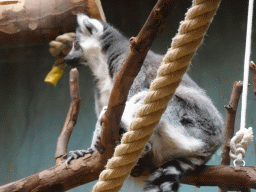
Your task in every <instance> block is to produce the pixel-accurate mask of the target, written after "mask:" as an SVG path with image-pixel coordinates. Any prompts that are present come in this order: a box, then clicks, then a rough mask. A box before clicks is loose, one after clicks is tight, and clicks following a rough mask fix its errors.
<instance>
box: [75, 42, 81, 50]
mask: <svg viewBox="0 0 256 192" xmlns="http://www.w3.org/2000/svg"><path fill="white" fill-rule="evenodd" d="M74 47H75V49H76V50H77V49H79V48H80V46H79V43H78V41H77V40H74Z"/></svg>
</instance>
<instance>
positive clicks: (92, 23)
mask: <svg viewBox="0 0 256 192" xmlns="http://www.w3.org/2000/svg"><path fill="white" fill-rule="evenodd" d="M77 22H78V28H77V30H76V35H75V39H74V43H73V47H72V50H71V51H70V53H69V54H68V55H67V56H66V58H65V62H66V63H67V64H69V65H71V66H73V67H76V66H78V65H88V66H89V67H90V68H91V70H92V72H93V74H94V76H95V80H96V87H95V108H96V114H97V117H98V122H97V123H96V128H95V131H94V135H93V139H92V144H91V147H90V148H89V149H87V150H76V151H71V152H70V153H69V157H68V159H67V163H69V162H70V161H71V160H72V159H76V158H78V157H81V156H84V155H85V154H86V153H92V152H94V151H95V150H96V148H95V145H97V144H98V143H99V141H100V140H99V139H100V133H101V126H100V118H101V115H102V114H103V113H104V112H105V110H106V107H104V106H107V104H108V100H109V96H110V92H111V89H112V86H113V81H114V79H115V77H116V74H117V72H118V71H119V69H120V67H121V65H122V63H123V61H124V59H125V58H126V55H127V53H128V51H129V49H130V44H129V41H128V39H127V38H125V37H124V36H123V35H122V34H121V33H120V32H119V31H118V30H116V29H115V28H114V27H112V26H111V25H109V24H108V23H105V22H102V21H99V20H96V19H92V18H89V17H88V16H86V15H83V14H79V15H78V17H77ZM162 59H163V56H162V55H158V54H155V53H154V52H152V51H149V52H148V54H147V57H146V59H145V61H144V64H143V66H142V68H141V71H140V72H139V74H138V76H137V77H136V78H135V80H134V83H133V85H132V87H131V89H130V91H129V95H128V100H127V103H128V104H126V108H125V110H124V114H123V116H122V119H121V125H120V127H121V129H123V130H124V131H127V130H128V127H129V124H130V122H131V121H132V119H133V118H134V117H135V114H136V111H137V109H138V108H139V107H140V106H141V105H142V103H143V98H144V97H145V95H146V94H147V93H148V91H149V87H150V83H151V81H152V80H153V79H154V78H155V77H156V72H157V68H158V67H159V65H160V63H161V61H162ZM222 134H223V121H222V118H221V116H220V114H219V112H218V111H217V109H216V108H215V107H214V105H213V103H212V101H211V99H210V98H209V97H208V96H207V95H206V93H205V91H204V90H203V89H201V88H200V87H199V86H198V85H197V84H196V83H195V82H194V81H193V80H192V79H191V78H190V77H189V76H188V75H187V74H185V75H184V77H183V79H182V81H181V83H180V85H179V87H178V88H177V90H176V92H175V95H174V96H173V98H172V99H171V101H170V102H169V104H168V107H167V109H166V111H165V112H164V114H163V116H162V118H161V120H160V122H159V124H158V126H157V127H156V128H155V130H154V133H153V135H152V137H151V139H150V141H149V142H148V144H147V146H148V147H147V148H148V150H151V152H152V153H153V157H152V164H153V165H154V166H156V167H158V169H157V170H155V171H154V172H152V174H150V175H149V176H148V177H147V181H146V182H145V187H144V190H145V191H147V192H158V191H164V192H167V191H177V190H178V186H179V177H180V175H182V174H184V173H185V172H186V171H187V170H190V169H194V168H195V167H196V166H199V165H203V164H205V163H206V162H207V161H208V160H209V159H210V157H211V155H212V154H213V153H214V152H215V151H216V149H217V148H218V147H219V145H220V144H221V143H222ZM145 153H147V150H145V151H144V154H145Z"/></svg>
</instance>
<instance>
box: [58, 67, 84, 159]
mask: <svg viewBox="0 0 256 192" xmlns="http://www.w3.org/2000/svg"><path fill="white" fill-rule="evenodd" d="M78 78H79V73H78V70H77V69H76V68H74V69H71V70H70V73H69V83H70V97H71V103H70V107H69V110H68V114H67V117H66V120H65V123H64V126H63V128H62V131H61V134H60V136H59V138H58V141H57V147H56V152H55V160H56V164H59V163H61V162H64V161H65V159H66V157H67V146H68V141H69V138H70V136H71V133H72V131H73V129H74V126H75V124H76V120H77V117H78V113H79V109H80V103H81V98H80V93H79V81H78Z"/></svg>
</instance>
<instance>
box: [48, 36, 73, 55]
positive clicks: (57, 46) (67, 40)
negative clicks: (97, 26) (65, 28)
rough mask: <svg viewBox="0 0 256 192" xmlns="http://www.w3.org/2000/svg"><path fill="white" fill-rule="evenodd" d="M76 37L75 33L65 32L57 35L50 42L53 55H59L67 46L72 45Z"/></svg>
mask: <svg viewBox="0 0 256 192" xmlns="http://www.w3.org/2000/svg"><path fill="white" fill-rule="evenodd" d="M74 37H75V33H64V34H63V35H59V36H58V37H56V39H55V40H54V41H51V42H50V43H49V46H50V48H49V51H50V53H51V54H52V56H57V55H59V54H60V53H61V52H62V51H63V50H64V49H66V48H67V47H72V43H73V40H74Z"/></svg>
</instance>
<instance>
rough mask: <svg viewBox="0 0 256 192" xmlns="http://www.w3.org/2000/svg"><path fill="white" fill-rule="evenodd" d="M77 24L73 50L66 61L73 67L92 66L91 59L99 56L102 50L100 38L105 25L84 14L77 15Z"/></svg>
mask: <svg viewBox="0 0 256 192" xmlns="http://www.w3.org/2000/svg"><path fill="white" fill-rule="evenodd" d="M77 23H78V27H77V29H76V35H75V39H74V42H73V46H72V49H71V51H70V52H69V54H68V55H67V56H66V57H65V59H64V60H65V62H66V63H67V64H68V65H71V66H72V67H76V66H79V65H90V58H91V57H94V56H97V55H98V54H99V53H100V52H101V49H102V46H101V43H100V37H101V35H102V34H103V29H104V28H103V25H102V24H101V23H100V22H99V21H98V20H96V19H92V18H90V17H88V16H87V15H84V14H78V15H77Z"/></svg>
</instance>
